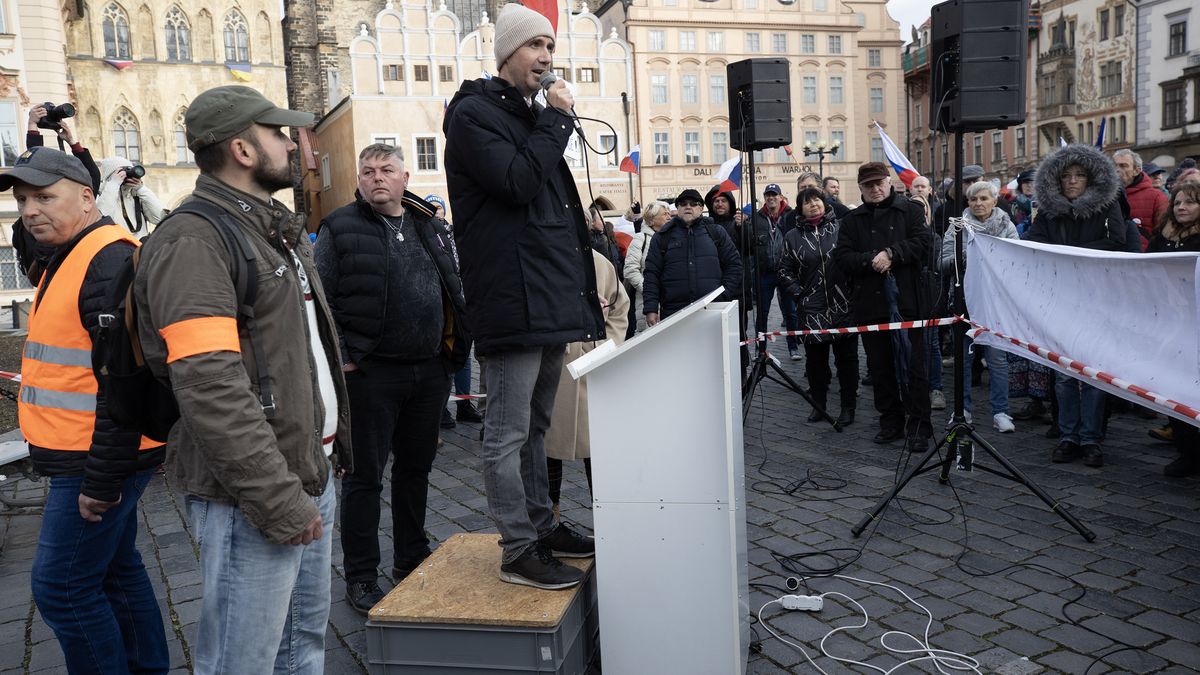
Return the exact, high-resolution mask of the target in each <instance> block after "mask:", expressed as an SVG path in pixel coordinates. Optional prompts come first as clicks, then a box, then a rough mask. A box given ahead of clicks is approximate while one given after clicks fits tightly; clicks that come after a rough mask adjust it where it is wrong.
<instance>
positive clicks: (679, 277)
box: [642, 216, 742, 319]
mask: <svg viewBox="0 0 1200 675" xmlns="http://www.w3.org/2000/svg"><path fill="white" fill-rule="evenodd" d="M741 282H742V260H741V257H740V256H739V255H738V252H737V249H735V248H734V246H733V240H732V239H730V238H729V234H728V233H727V232H725V230H724V229H723V228H721V227H720V226H718V225H717V224H715V223H713V221H712V220H711V219H710V218H707V217H704V216H702V217H700V218H698V219H696V221H695V222H693V223H692V225H691V226H688V225H687V224H685V223H684V222H683V221H682V220H680V219H679V217H678V216H676V217H675V218H672V219H671V220H670V221H668V222H667V224H666V225H663V226H662V229H660V230H659V231H658V233H657V234H655V235H654V239H653V240H651V242H650V250H649V251H647V252H646V272H645V285H644V286H643V287H642V288H643V297H644V300H643V302H642V311H643V312H644V313H646V314H650V313H653V312H658V313H659V315H660V317H661V318H664V319H665V318H666V317H668V316H670V315H671V314H673V313H675V312H677V311H679V310H681V309H683V308H684V307H686V306H688V305H689V304H690V303H692V302H694V301H696V300H698V299H700V298H701V297H702V296H704V295H705V294H706V293H709V292H711V291H713V290H715V289H716V288H718V287H720V286H724V287H725V292H724V293H722V294H721V298H720V299H721V300H735V299H737V297H738V295H740V293H741V288H740V285H741Z"/></svg>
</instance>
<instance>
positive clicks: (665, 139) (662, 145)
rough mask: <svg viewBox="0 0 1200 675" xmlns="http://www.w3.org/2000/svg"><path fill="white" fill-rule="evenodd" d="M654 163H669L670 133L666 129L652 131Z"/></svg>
mask: <svg viewBox="0 0 1200 675" xmlns="http://www.w3.org/2000/svg"><path fill="white" fill-rule="evenodd" d="M654 163H655V164H670V163H671V134H670V132H667V131H656V132H654Z"/></svg>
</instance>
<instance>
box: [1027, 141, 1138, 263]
mask: <svg viewBox="0 0 1200 675" xmlns="http://www.w3.org/2000/svg"><path fill="white" fill-rule="evenodd" d="M1034 186H1035V192H1036V194H1037V196H1038V214H1037V217H1036V218H1034V220H1033V225H1031V226H1030V228H1029V230H1028V231H1027V232H1026V237H1025V238H1026V239H1028V240H1030V241H1039V242H1043V243H1046V244H1060V245H1064V246H1079V247H1081V248H1093V249H1101V250H1106V251H1125V250H1134V249H1133V248H1131V247H1130V245H1129V244H1130V242H1129V230H1130V226H1129V224H1127V223H1126V221H1125V217H1124V215H1123V214H1122V212H1121V206H1120V203H1119V201H1118V195H1119V192H1120V189H1121V181H1120V179H1119V178H1118V176H1117V168H1116V166H1115V165H1114V164H1113V162H1112V160H1111V159H1109V158H1108V157H1107V156H1106V155H1104V153H1102V152H1100V151H1099V150H1097V149H1096V148H1094V147H1092V146H1090V145H1082V144H1075V145H1068V146H1066V147H1065V148H1061V149H1059V150H1058V151H1056V152H1055V153H1054V154H1052V155H1050V156H1049V157H1047V158H1046V159H1045V160H1043V161H1042V164H1041V166H1039V167H1038V171H1037V176H1036V178H1034ZM1133 229H1134V231H1135V233H1136V227H1133ZM1133 239H1134V240H1136V241H1134V242H1132V243H1133V244H1135V245H1136V247H1137V250H1141V239H1140V237H1137V236H1134V237H1133Z"/></svg>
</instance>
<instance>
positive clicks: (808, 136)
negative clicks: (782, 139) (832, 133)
mask: <svg viewBox="0 0 1200 675" xmlns="http://www.w3.org/2000/svg"><path fill="white" fill-rule="evenodd" d="M819 135H820V134H818V133H817V131H816V130H815V129H805V130H804V142H805V143H808V144H809V145H816V144H817V137H818V136H819Z"/></svg>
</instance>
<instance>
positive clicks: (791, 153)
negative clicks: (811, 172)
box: [783, 145, 800, 166]
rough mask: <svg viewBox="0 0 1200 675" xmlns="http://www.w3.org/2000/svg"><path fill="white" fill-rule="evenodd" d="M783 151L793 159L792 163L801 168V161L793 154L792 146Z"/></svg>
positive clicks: (785, 147)
mask: <svg viewBox="0 0 1200 675" xmlns="http://www.w3.org/2000/svg"><path fill="white" fill-rule="evenodd" d="M783 151H784V153H786V154H787V156H788V157H791V158H792V161H793V162H795V163H796V166H800V160H799V159H797V158H796V153H794V152H792V146H790V145H785V146H783Z"/></svg>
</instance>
